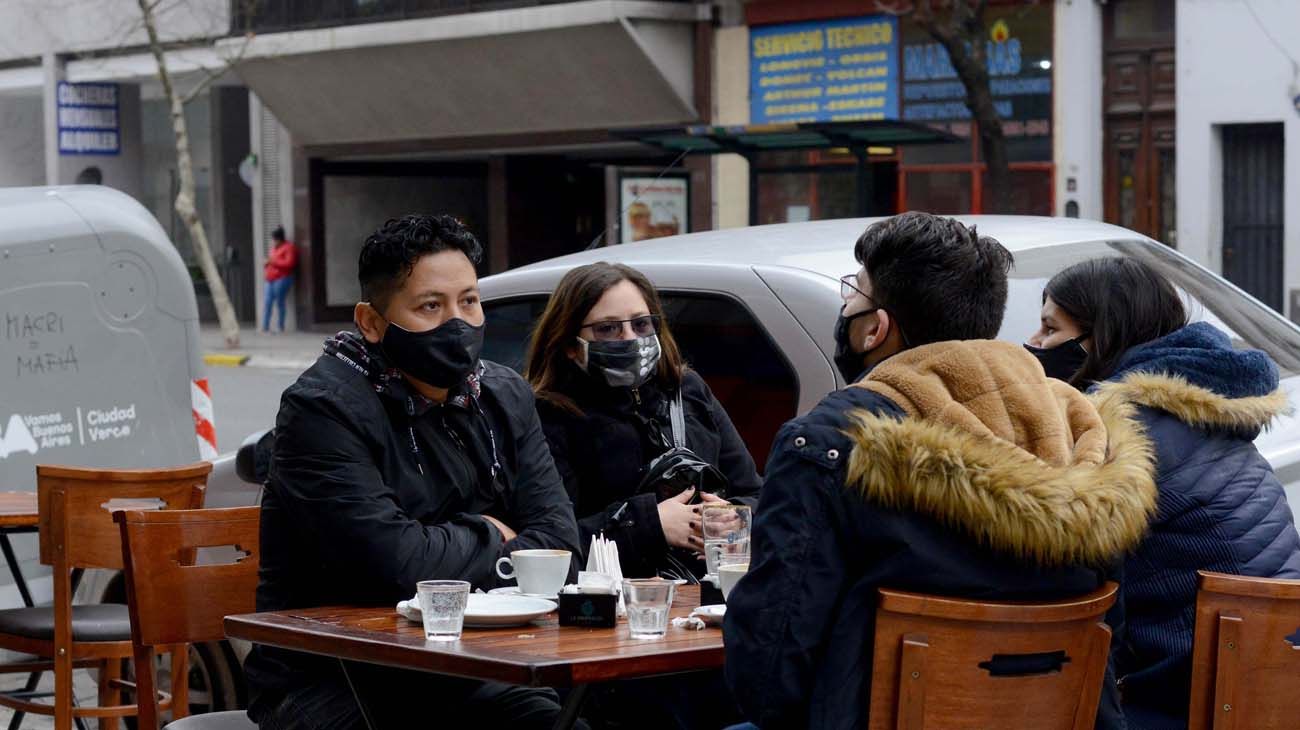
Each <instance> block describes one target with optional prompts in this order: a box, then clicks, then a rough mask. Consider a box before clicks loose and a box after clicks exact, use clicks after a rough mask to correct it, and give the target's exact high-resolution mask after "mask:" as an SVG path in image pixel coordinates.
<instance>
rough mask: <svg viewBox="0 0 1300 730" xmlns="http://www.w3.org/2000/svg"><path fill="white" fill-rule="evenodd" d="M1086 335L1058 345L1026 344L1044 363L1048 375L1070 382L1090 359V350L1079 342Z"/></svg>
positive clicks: (1031, 352)
mask: <svg viewBox="0 0 1300 730" xmlns="http://www.w3.org/2000/svg"><path fill="white" fill-rule="evenodd" d="M1086 336H1087V335H1080V336H1078V337H1076V338H1074V339H1073V340H1069V341H1068V342H1062V343H1061V344H1059V345H1057V346H1056V347H1034V346H1033V345H1025V349H1026V350H1029V353H1030V354H1031V355H1033V356H1034V357H1036V358H1038V361H1039V362H1041V363H1042V364H1043V372H1045V373H1047V377H1049V378H1056V379H1057V380H1064V381H1066V382H1069V380H1070V378H1073V377H1074V374H1075V373H1077V372H1079V368H1081V367H1083V361H1084V360H1087V359H1088V351H1087V350H1085V349H1083V345H1081V344H1079V341H1080V340H1082V339H1084V338H1085V337H1086Z"/></svg>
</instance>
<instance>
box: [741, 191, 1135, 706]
mask: <svg viewBox="0 0 1300 730" xmlns="http://www.w3.org/2000/svg"><path fill="white" fill-rule="evenodd" d="M854 254H855V256H856V257H857V260H858V262H859V263H860V264H861V267H862V268H861V269H860V270H859V271H858V272H857V273H856V274H852V275H849V276H846V277H845V278H844V280H843V282H842V284H843V286H842V294H844V302H845V303H844V308H843V309H842V310H841V313H840V318H839V320H838V322H837V325H836V333H835V335H836V336H835V339H836V343H837V354H836V357H835V360H836V364H837V365H838V366H839V368H840V371H841V372H842V373H843V374H844V376H845V379H846V381H848V382H850V383H851V385H850V386H849V387H847V388H844V389H842V390H839V391H836V392H834V393H831V394H830V395H828V396H827V397H826V398H825V399H823V400H822V402H821V403H820V404H818V405H817V406H816V407H815V408H814V409H813V410H812V411H811V412H810V413H808V414H807V415H805V416H802V417H799V418H796V419H794V420H792V421H790V422H789V423H787V424H785V426H783V427H782V428H781V430H780V432H779V433H778V434H777V436H776V441H775V443H774V445H773V450H772V455H771V458H770V459H769V461H768V464H767V471H766V480H765V484H764V490H763V495H762V498H761V500H760V503H759V507H758V509H757V510H756V511H755V514H756V518H755V524H754V530H753V543H752V544H753V553H752V559H751V562H750V571H749V573H748V575H746V576H745V577H744V578H743V579H741V580H740V582H739V583H738V584H737V585H736V587H735V588H734V589H733V590H732V592H731V595H730V596H729V598H728V601H727V615H726V630H725V631H724V634H723V637H724V640H725V642H726V651H727V661H726V675H727V679H728V682H729V684H730V685H731V688H732V691H733V692H734V694H735V697H736V699H737V701H738V702H739V703H740V705H741V707H742V709H743V711H744V712H745V714H746V716H747V718H748V719H749V720H750V721H751V722H753V723H756V724H757V725H758V726H760V727H762V728H763V729H764V730H771V729H773V728H785V727H815V728H845V729H847V728H859V727H862V726H864V724H865V722H866V718H867V709H868V706H869V700H870V683H871V676H870V674H871V661H870V656H871V646H872V641H873V629H874V625H875V621H874V616H875V611H876V605H877V601H878V593H877V589H879V588H894V589H900V590H907V591H917V592H922V593H931V594H941V595H948V596H959V597H970V598H986V599H993V598H997V599H1023V600H1051V599H1059V598H1064V597H1069V596H1077V595H1082V594H1085V593H1088V592H1090V591H1093V590H1095V589H1097V588H1098V587H1100V586H1101V585H1102V584H1103V583H1104V582H1105V581H1106V580H1107V578H1108V577H1109V576H1110V574H1111V570H1112V568H1113V567H1114V565H1115V563H1116V561H1117V558H1118V557H1119V556H1121V555H1123V554H1124V553H1125V552H1127V551H1129V550H1132V549H1133V548H1134V547H1135V546H1136V545H1137V543H1138V541H1139V540H1140V539H1141V537H1142V534H1143V532H1144V531H1145V529H1146V525H1147V522H1148V520H1149V518H1150V515H1151V514H1152V513H1153V512H1154V508H1155V486H1154V484H1153V482H1152V455H1151V452H1150V449H1149V445H1148V443H1147V441H1146V440H1145V439H1144V438H1143V437H1142V435H1141V432H1140V430H1139V429H1138V427H1137V425H1136V423H1135V422H1134V421H1133V420H1132V418H1131V415H1132V408H1131V407H1130V406H1127V405H1126V404H1124V403H1122V402H1116V403H1113V404H1111V405H1110V406H1109V407H1107V408H1105V409H1103V410H1100V411H1099V410H1098V409H1097V408H1095V407H1094V406H1093V405H1092V404H1091V403H1090V402H1088V400H1087V399H1086V398H1085V397H1084V396H1083V394H1081V393H1079V392H1078V391H1076V390H1075V389H1073V388H1071V387H1070V386H1068V385H1066V384H1065V383H1062V382H1060V381H1057V380H1051V379H1048V378H1047V377H1046V376H1045V375H1044V374H1043V369H1042V367H1041V366H1040V364H1039V363H1038V361H1037V360H1036V359H1035V358H1034V357H1033V356H1032V355H1030V354H1029V353H1028V352H1026V351H1025V350H1024V349H1023V348H1021V347H1020V346H1019V345H1015V344H1011V343H1005V342H997V341H992V339H991V338H993V337H994V336H996V335H997V332H998V329H999V327H1000V325H1001V323H1002V316H1003V313H1004V310H1005V308H1006V301H1007V272H1008V270H1009V268H1010V266H1011V264H1012V257H1011V254H1010V253H1009V252H1008V251H1007V250H1006V249H1005V248H1004V247H1003V246H1002V245H1001V244H999V243H998V242H997V241H995V240H993V239H991V238H988V237H981V236H979V235H978V234H977V233H976V232H975V230H974V229H973V228H967V227H966V226H965V225H963V224H962V223H960V222H958V221H956V220H953V219H950V218H941V217H937V216H933V215H929V214H926V213H906V214H903V215H898V216H894V217H893V218H889V219H886V220H884V221H880V222H878V223H875V224H873V225H871V226H870V227H869V228H867V230H866V232H865V233H863V235H862V236H861V238H860V239H859V240H858V242H857V245H856V248H855V251H854ZM1122 723H1123V720H1122V717H1120V716H1119V711H1118V707H1117V698H1116V697H1115V693H1114V687H1113V683H1108V689H1107V691H1106V692H1104V693H1103V699H1102V702H1101V709H1100V712H1099V721H1098V726H1099V727H1122V726H1123V724H1122Z"/></svg>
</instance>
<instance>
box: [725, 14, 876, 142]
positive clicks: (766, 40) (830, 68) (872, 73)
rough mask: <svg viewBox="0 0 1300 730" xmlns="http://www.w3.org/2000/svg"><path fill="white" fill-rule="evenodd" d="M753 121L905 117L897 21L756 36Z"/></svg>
mask: <svg viewBox="0 0 1300 730" xmlns="http://www.w3.org/2000/svg"><path fill="white" fill-rule="evenodd" d="M749 59H750V67H749V119H750V122H752V123H755V124H762V123H766V122H837V121H846V120H854V119H897V118H898V18H895V17H893V16H889V15H868V16H863V17H858V18H842V19H838V20H823V21H814V22H809V23H787V24H782V25H770V26H759V27H755V28H752V29H751V30H750V36H749Z"/></svg>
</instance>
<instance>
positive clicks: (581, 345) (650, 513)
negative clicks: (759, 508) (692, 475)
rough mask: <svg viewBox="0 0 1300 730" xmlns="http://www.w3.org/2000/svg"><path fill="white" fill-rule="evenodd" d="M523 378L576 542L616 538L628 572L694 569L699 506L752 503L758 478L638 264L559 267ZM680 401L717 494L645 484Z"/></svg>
mask: <svg viewBox="0 0 1300 730" xmlns="http://www.w3.org/2000/svg"><path fill="white" fill-rule="evenodd" d="M524 377H526V378H527V379H528V381H529V382H531V383H532V385H533V389H534V391H536V393H537V412H538V415H539V416H541V420H542V429H543V431H544V432H545V434H546V440H547V442H548V443H549V444H550V447H551V455H552V456H553V457H554V458H555V466H556V468H557V469H558V470H559V472H560V476H561V477H562V478H563V479H564V485H565V487H566V488H567V489H568V492H569V498H570V499H571V500H572V501H573V505H574V510H575V512H576V514H577V517H578V525H579V529H580V531H581V545H582V547H583V550H584V551H585V550H586V549H587V548H589V547H590V544H591V537H592V536H593V535H599V534H600V533H604V535H605V537H606V538H607V539H610V540H613V541H615V542H616V543H617V544H618V552H619V560H620V562H621V564H622V569H623V575H624V576H625V577H652V576H655V575H656V574H659V573H660V572H664V573H670V574H677V575H680V574H681V573H682V572H683V568H685V569H687V570H689V571H690V572H692V573H695V574H702V573H703V572H704V565H703V561H701V560H698V559H697V554H698V553H699V552H701V551H702V550H703V548H704V542H703V538H702V536H701V527H700V507H701V505H702V504H709V503H712V502H719V503H721V502H725V501H728V500H730V501H733V502H736V501H743V502H747V503H749V504H751V506H752V505H753V504H754V503H756V502H757V498H758V491H759V487H760V486H761V480H760V479H759V476H758V473H757V470H756V469H755V468H754V460H753V458H752V457H751V456H750V454H749V451H748V450H747V449H746V448H745V443H744V442H743V441H742V440H741V438H740V434H739V433H738V432H737V431H736V428H735V426H733V425H732V423H731V419H730V418H728V417H727V413H726V411H725V410H723V408H722V405H721V404H719V403H718V400H717V399H716V398H714V397H713V393H712V392H711V391H710V390H709V386H708V385H706V384H705V383H704V380H703V379H702V378H701V377H700V376H699V375H698V374H696V373H695V372H693V371H691V370H690V369H688V368H687V366H686V364H685V363H684V362H683V361H682V356H681V353H680V352H679V351H678V349H677V343H676V342H675V341H674V340H673V336H672V333H671V332H670V331H669V329H668V325H667V322H665V321H664V317H663V307H662V306H661V305H660V303H659V295H658V293H657V292H656V291H655V289H654V286H653V285H652V284H651V283H650V281H649V280H648V279H647V278H646V277H645V275H644V274H642V273H641V272H639V271H637V270H636V269H633V268H631V267H629V266H624V265H622V264H609V263H604V262H601V263H595V264H588V265H586V266H580V267H577V268H575V269H573V270H572V271H570V272H568V273H567V274H565V276H564V278H563V279H561V280H560V283H559V285H558V286H556V288H555V293H554V294H552V296H551V299H550V301H549V302H548V303H547V306H546V311H544V312H543V313H542V316H541V319H540V320H539V321H538V323H537V327H536V329H535V330H534V332H533V337H532V342H531V343H530V345H529V351H528V355H527V357H526V359H525V371H524ZM679 396H680V401H679ZM678 401H679V402H680V404H681V408H680V410H681V413H682V415H683V417H684V418H683V420H684V424H685V429H684V430H685V434H684V436H685V438H684V441H685V446H686V447H687V448H688V449H690V450H691V451H693V452H694V453H695V454H696V455H697V456H698V457H699V458H700V460H702V461H705V462H707V463H708V464H710V465H712V466H713V467H715V468H716V469H717V470H719V471H720V472H721V473H722V476H723V477H725V479H726V481H727V486H726V495H727V499H726V500H724V499H723V498H722V497H719V496H716V495H714V494H709V493H705V492H702V491H700V490H697V489H687V490H685V491H683V492H681V493H679V494H676V495H675V496H670V497H667V498H661V496H660V495H658V494H655V493H654V492H652V491H645V489H644V486H645V485H644V484H643V481H644V479H645V476H646V474H647V471H648V469H649V467H650V464H651V462H652V461H653V460H654V459H655V457H657V456H660V455H661V454H664V453H665V452H667V451H668V450H669V449H670V448H672V447H673V445H674V443H675V441H674V438H673V429H672V426H671V423H672V420H673V419H672V417H671V410H672V409H673V403H674V402H678ZM694 486H697V487H698V486H699V485H694ZM583 559H584V561H585V559H586V556H585V555H584V556H583ZM681 577H683V578H686V577H688V576H685V575H681Z"/></svg>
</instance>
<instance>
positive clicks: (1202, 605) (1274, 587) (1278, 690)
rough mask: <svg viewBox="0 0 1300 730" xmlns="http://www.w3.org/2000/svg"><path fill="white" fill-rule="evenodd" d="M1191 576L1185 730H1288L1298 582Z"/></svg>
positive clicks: (1299, 668)
mask: <svg viewBox="0 0 1300 730" xmlns="http://www.w3.org/2000/svg"><path fill="white" fill-rule="evenodd" d="M1199 573H1200V576H1201V590H1200V593H1198V594H1197V597H1196V633H1195V640H1194V644H1193V645H1192V694H1191V701H1190V703H1189V705H1188V723H1187V727H1188V729H1189V730H1202V729H1208V728H1215V730H1225V729H1226V728H1239V729H1240V730H1273V729H1274V728H1295V727H1296V726H1297V723H1298V722H1300V720H1297V718H1300V709H1297V707H1296V698H1297V697H1300V580H1278V579H1273V578H1246V577H1243V576H1239V575H1226V574H1224V573H1211V572H1209V571H1204V570H1202V571H1199Z"/></svg>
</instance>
